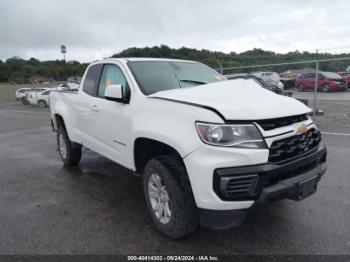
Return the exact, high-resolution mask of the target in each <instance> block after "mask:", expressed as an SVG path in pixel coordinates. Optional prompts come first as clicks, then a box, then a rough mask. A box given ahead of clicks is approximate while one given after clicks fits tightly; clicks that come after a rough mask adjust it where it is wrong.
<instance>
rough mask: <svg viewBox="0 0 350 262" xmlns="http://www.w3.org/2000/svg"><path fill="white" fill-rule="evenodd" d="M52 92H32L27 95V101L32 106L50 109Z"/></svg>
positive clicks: (48, 90)
mask: <svg viewBox="0 0 350 262" xmlns="http://www.w3.org/2000/svg"><path fill="white" fill-rule="evenodd" d="M50 92H51V90H50V89H46V90H44V91H42V90H41V91H37V90H31V91H28V92H27V93H26V99H27V101H28V103H29V104H30V105H37V106H38V107H40V108H44V107H48V106H49V104H50V99H49V97H50Z"/></svg>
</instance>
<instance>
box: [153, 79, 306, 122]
mask: <svg viewBox="0 0 350 262" xmlns="http://www.w3.org/2000/svg"><path fill="white" fill-rule="evenodd" d="M148 97H153V98H161V99H167V100H174V101H176V102H185V103H190V104H195V105H200V106H205V107H210V108H213V109H216V110H217V111H219V112H220V113H221V114H222V115H223V116H224V117H225V119H227V120H260V119H270V118H278V117H285V116H292V115H300V114H305V113H309V112H311V109H310V108H309V107H307V106H305V105H304V104H303V103H301V102H299V101H298V100H296V99H294V98H290V97H287V96H282V95H277V94H275V93H273V92H271V91H269V90H266V89H264V88H262V87H261V86H260V85H259V84H257V83H256V82H255V81H254V80H252V79H233V80H228V81H220V82H215V83H210V84H206V85H200V86H195V87H188V88H183V89H181V88H180V89H172V90H167V91H160V92H157V93H155V94H152V95H149V96H148Z"/></svg>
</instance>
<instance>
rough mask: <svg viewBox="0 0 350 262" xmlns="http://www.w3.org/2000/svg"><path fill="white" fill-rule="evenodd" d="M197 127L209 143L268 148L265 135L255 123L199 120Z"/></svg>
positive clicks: (201, 136)
mask: <svg viewBox="0 0 350 262" xmlns="http://www.w3.org/2000/svg"><path fill="white" fill-rule="evenodd" d="M196 127H197V131H198V134H199V136H200V138H201V139H202V141H203V142H204V143H206V144H209V145H214V146H226V147H241V148H260V149H262V148H266V144H265V141H264V139H263V137H262V136H261V134H260V132H259V130H258V129H257V127H256V126H255V125H253V124H247V125H221V124H208V123H200V122H197V123H196Z"/></svg>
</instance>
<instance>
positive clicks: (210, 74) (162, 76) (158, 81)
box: [128, 61, 225, 95]
mask: <svg viewBox="0 0 350 262" xmlns="http://www.w3.org/2000/svg"><path fill="white" fill-rule="evenodd" d="M128 65H129V67H130V69H131V71H132V72H133V75H134V77H135V78H136V81H137V82H138V84H139V85H140V88H141V90H142V92H143V93H144V94H145V95H151V94H154V93H156V92H159V91H164V90H170V89H177V88H185V87H191V86H198V85H203V84H208V83H212V82H217V81H223V80H225V78H224V77H222V76H221V75H220V74H218V73H216V72H215V71H214V70H212V69H211V68H209V67H208V66H205V65H203V64H200V63H194V62H180V61H135V62H129V63H128Z"/></svg>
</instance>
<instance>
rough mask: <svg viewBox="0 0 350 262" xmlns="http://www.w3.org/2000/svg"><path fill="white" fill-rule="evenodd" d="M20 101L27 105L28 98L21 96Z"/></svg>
mask: <svg viewBox="0 0 350 262" xmlns="http://www.w3.org/2000/svg"><path fill="white" fill-rule="evenodd" d="M21 101H22V104H23V105H29V102H28V100H27V99H26V98H25V97H22V98H21Z"/></svg>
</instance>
